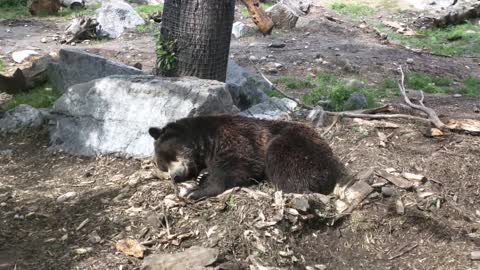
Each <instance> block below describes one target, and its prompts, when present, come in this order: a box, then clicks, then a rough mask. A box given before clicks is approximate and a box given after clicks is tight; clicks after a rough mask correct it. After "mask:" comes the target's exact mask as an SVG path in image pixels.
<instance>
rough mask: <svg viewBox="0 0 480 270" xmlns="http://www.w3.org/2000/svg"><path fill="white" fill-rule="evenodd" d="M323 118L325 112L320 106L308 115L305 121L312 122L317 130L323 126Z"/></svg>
mask: <svg viewBox="0 0 480 270" xmlns="http://www.w3.org/2000/svg"><path fill="white" fill-rule="evenodd" d="M325 117H326V114H325V110H324V109H323V108H322V107H321V106H316V107H315V108H313V110H311V111H310V112H309V113H308V115H307V120H308V121H310V122H312V124H313V125H314V126H315V127H316V128H319V127H323V126H325Z"/></svg>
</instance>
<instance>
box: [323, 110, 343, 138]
mask: <svg viewBox="0 0 480 270" xmlns="http://www.w3.org/2000/svg"><path fill="white" fill-rule="evenodd" d="M339 118H340V116H338V115H337V116H335V118H334V119H333V122H332V124H331V125H330V126H329V127H328V128H327V129H326V130H325V131H324V132H323V133H322V137H324V136H325V135H327V133H328V132H330V130H331V129H332V128H333V127H334V126H335V125H336V124H337V122H338V119H339Z"/></svg>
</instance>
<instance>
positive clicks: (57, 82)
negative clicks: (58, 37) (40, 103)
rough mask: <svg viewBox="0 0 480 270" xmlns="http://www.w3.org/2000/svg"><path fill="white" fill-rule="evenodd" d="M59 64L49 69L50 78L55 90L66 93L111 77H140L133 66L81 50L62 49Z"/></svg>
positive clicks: (140, 72) (138, 71)
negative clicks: (76, 85) (76, 86)
mask: <svg viewBox="0 0 480 270" xmlns="http://www.w3.org/2000/svg"><path fill="white" fill-rule="evenodd" d="M59 58H60V59H59V62H58V64H52V65H50V66H49V68H48V77H49V78H50V81H51V82H52V84H53V87H55V89H58V90H59V91H61V92H65V91H66V90H67V89H68V88H69V87H70V86H72V85H75V84H79V83H85V82H89V81H91V80H95V79H99V78H103V77H107V76H110V75H140V74H143V72H142V71H141V70H139V69H136V68H134V67H131V66H127V65H124V64H121V63H116V62H113V61H110V60H108V59H106V58H103V57H101V56H98V55H95V54H91V53H87V52H85V51H82V50H79V49H61V50H60V53H59Z"/></svg>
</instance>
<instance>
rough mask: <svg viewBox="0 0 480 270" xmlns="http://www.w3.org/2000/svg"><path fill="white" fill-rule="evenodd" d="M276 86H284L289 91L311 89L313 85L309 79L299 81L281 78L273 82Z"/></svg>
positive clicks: (292, 78) (297, 79) (293, 78)
mask: <svg viewBox="0 0 480 270" xmlns="http://www.w3.org/2000/svg"><path fill="white" fill-rule="evenodd" d="M275 83H276V84H281V85H284V86H285V87H287V88H289V89H302V88H312V87H313V85H312V83H311V81H310V79H309V78H306V79H299V78H295V77H281V78H278V79H276V80H275Z"/></svg>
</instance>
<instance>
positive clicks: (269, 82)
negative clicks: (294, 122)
mask: <svg viewBox="0 0 480 270" xmlns="http://www.w3.org/2000/svg"><path fill="white" fill-rule="evenodd" d="M254 67H255V69H256V70H257V71H258V73H260V75H261V76H262V78H263V79H264V80H265V81H266V82H267V83H268V84H269V85H270V87H271V88H272V89H274V90H275V91H277V92H279V93H280V94H281V95H282V96H284V97H286V98H288V99H291V100H293V101H295V102H296V103H297V104H298V105H300V106H301V107H303V108H305V109H308V110H312V109H313V107H312V106H309V105H307V104H305V103H303V102H302V101H301V100H299V99H298V98H294V97H292V96H290V95H288V94H287V93H285V92H283V91H282V90H280V89H278V87H276V86H275V85H274V84H273V83H272V82H271V81H270V80H269V79H268V78H267V77H266V76H265V75H264V74H263V73H262V72H261V71H260V69H258V68H257V66H256V65H254Z"/></svg>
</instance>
